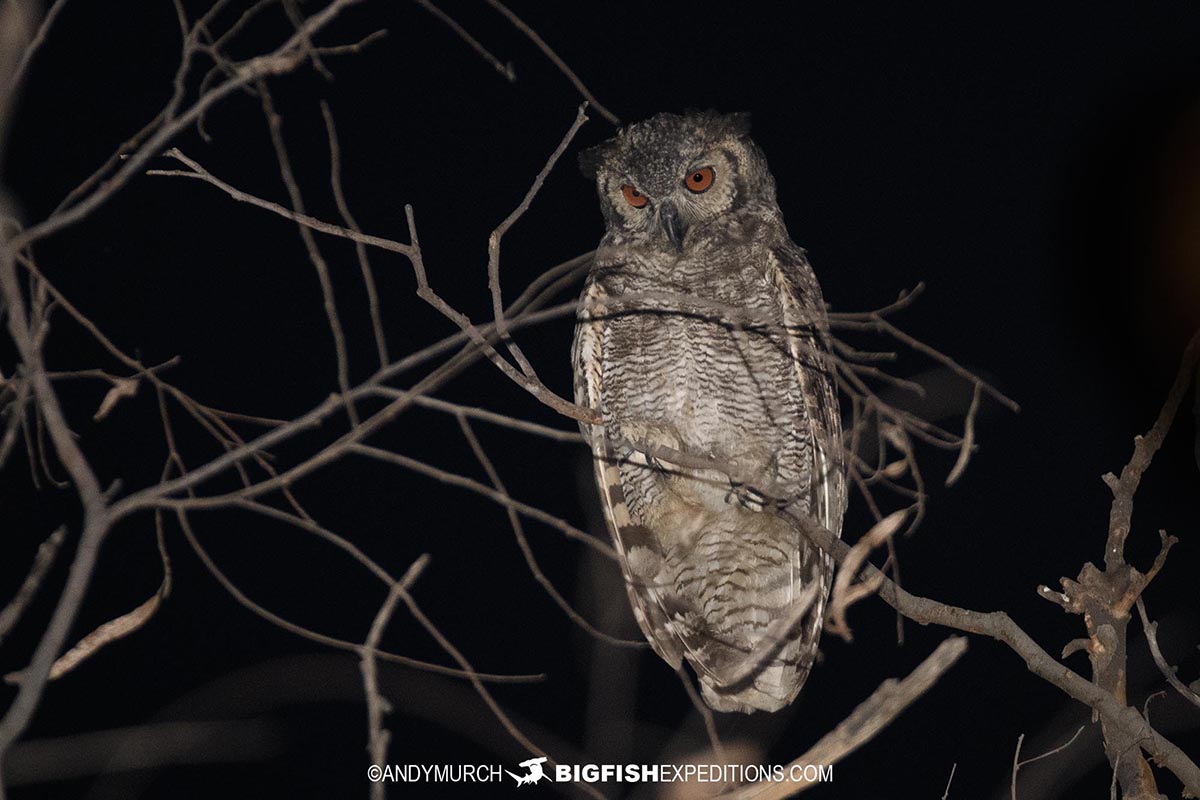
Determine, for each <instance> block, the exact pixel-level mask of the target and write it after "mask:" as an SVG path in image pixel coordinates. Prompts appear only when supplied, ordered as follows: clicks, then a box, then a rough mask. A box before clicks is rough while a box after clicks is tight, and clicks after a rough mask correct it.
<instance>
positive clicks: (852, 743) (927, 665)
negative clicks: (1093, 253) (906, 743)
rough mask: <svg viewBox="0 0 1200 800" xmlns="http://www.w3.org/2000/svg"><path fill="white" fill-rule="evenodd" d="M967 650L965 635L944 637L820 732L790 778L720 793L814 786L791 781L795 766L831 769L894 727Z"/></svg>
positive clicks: (737, 798)
mask: <svg viewBox="0 0 1200 800" xmlns="http://www.w3.org/2000/svg"><path fill="white" fill-rule="evenodd" d="M966 650H967V639H966V637H965V636H951V637H950V638H948V639H946V640H945V641H944V642H942V643H941V644H940V645H938V647H937V649H936V650H934V651H933V652H932V653H931V654H930V655H929V656H928V657H927V658H926V659H925V660H924V661H922V662H921V664H920V666H918V667H917V668H916V669H915V670H913V671H912V672H911V673H909V675H908V676H907V677H905V678H903V679H902V680H899V681H897V680H895V679H889V680H886V681H884V682H883V683H882V684H880V685H879V688H878V689H876V690H875V691H874V692H872V694H871V696H870V697H868V698H867V699H866V700H864V701H863V702H862V703H860V704H859V705H858V707H857V708H855V709H854V711H853V712H851V714H850V716H848V717H846V719H845V720H843V721H842V723H841V724H840V725H838V726H837V727H836V728H834V729H833V730H832V731H830V732H829V733H827V734H825V735H824V736H822V737H821V739H820V740H819V741H818V742H817V743H816V744H814V745H813V746H812V747H810V748H809V749H808V751H807V752H805V753H804V755H802V756H800V757H799V758H797V759H795V760H794V761H792V762H791V763H790V764H788V765H787V766H786V767H784V775H785V776H787V779H786V780H784V781H782V782H779V783H773V782H767V781H760V782H759V783H755V784H751V785H750V786H743V787H741V788H740V789H737V790H735V791H733V792H729V793H728V794H725V795H722V797H725V798H729V799H730V800H779V798H784V797H791V796H792V795H796V794H799V793H800V792H803V791H804V790H805V789H808V788H810V787H811V786H813V782H811V781H806V780H804V779H803V778H802V779H801V780H799V781H794V780H791V774H792V767H800V768H801V769H803V767H806V766H810V765H812V766H819V767H829V766H832V765H833V764H835V763H837V762H838V761H840V760H842V759H843V758H845V757H846V756H848V755H850V754H851V753H853V752H854V751H855V750H857V749H858V748H859V747H861V746H862V745H864V744H866V743H867V742H869V741H870V740H871V739H873V738H874V737H875V735H876V734H878V733H879V732H880V731H881V730H883V729H884V728H886V727H887V726H888V725H890V724H891V722H892V720H894V719H895V718H896V717H898V716H900V713H901V712H903V711H904V709H906V708H908V707H909V706H910V705H911V704H912V703H913V701H914V700H916V699H917V698H918V697H920V696H921V695H923V694H925V693H926V692H927V691H929V689H930V688H931V687H932V686H933V685H934V684H935V683H937V681H938V679H939V678H941V677H942V675H944V674H945V673H946V670H948V669H950V667H952V666H954V664H955V663H956V662H957V661H958V659H959V658H961V657H962V654H963V653H965V652H966ZM951 777H953V774H952V775H951ZM948 786H949V784H947V787H948Z"/></svg>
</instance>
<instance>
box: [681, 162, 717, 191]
mask: <svg viewBox="0 0 1200 800" xmlns="http://www.w3.org/2000/svg"><path fill="white" fill-rule="evenodd" d="M714 177H716V175H715V174H714V173H713V168H712V167H702V168H701V169H695V170H692V171H691V172H689V173H688V176H687V177H686V178H684V179H683V185H684V186H686V187H687V188H688V191H691V192H695V193H696V194H700V193H701V192H707V191H708V187H710V186H712V185H713V178H714Z"/></svg>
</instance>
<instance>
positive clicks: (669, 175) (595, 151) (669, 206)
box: [579, 111, 777, 251]
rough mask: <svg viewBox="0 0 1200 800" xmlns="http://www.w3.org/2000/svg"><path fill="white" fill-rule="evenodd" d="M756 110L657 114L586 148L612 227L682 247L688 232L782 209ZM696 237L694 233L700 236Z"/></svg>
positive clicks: (584, 159) (587, 167) (587, 171)
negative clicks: (753, 121)
mask: <svg viewBox="0 0 1200 800" xmlns="http://www.w3.org/2000/svg"><path fill="white" fill-rule="evenodd" d="M749 134H750V115H749V114H744V113H740V114H718V113H717V112H715V111H691V112H686V113H684V114H682V115H679V114H665V113H664V114H658V115H656V116H653V117H651V118H650V119H648V120H646V121H644V122H638V123H634V124H632V125H629V126H627V127H625V128H622V129H621V130H620V131H619V132H618V133H617V135H616V136H615V137H613V138H612V139H609V140H608V141H607V142H604V143H603V144H600V145H597V146H596V147H593V148H591V149H589V150H585V151H584V152H583V153H582V154H581V155H580V157H579V165H580V168H581V169H582V170H583V174H584V175H586V176H587V177H589V178H594V179H595V181H596V188H597V190H598V191H599V194H600V208H601V211H602V212H603V213H604V219H605V222H606V223H607V225H608V228H609V231H613V230H614V229H615V230H617V231H619V232H621V233H623V234H626V235H628V236H629V237H631V238H634V239H637V240H641V241H644V242H646V243H648V244H660V245H663V246H664V247H670V248H672V249H674V250H676V251H683V250H684V249H685V247H686V246H687V244H688V243H689V242H690V241H691V240H690V239H689V236H688V235H689V233H693V232H697V231H699V230H700V229H702V228H704V227H706V226H707V225H709V224H710V223H712V222H714V221H717V220H720V219H722V218H724V217H726V216H727V215H729V214H731V213H733V212H737V211H741V210H761V211H765V212H768V213H769V212H770V211H771V210H772V209H776V208H777V207H776V205H775V183H774V181H773V180H772V178H771V174H770V172H769V171H768V169H767V164H766V159H765V158H764V157H763V154H762V151H761V150H759V148H758V146H757V145H755V144H754V142H752V141H751V140H750V135H749ZM693 238H694V236H693Z"/></svg>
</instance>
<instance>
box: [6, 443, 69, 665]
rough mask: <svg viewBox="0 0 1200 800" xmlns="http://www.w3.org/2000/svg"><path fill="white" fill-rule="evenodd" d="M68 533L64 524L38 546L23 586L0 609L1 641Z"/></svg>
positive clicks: (14, 623)
mask: <svg viewBox="0 0 1200 800" xmlns="http://www.w3.org/2000/svg"><path fill="white" fill-rule="evenodd" d="M0 463H2V462H0ZM66 535H67V528H66V526H65V525H64V526H62V527H59V528H57V529H56V530H55V531H54V533H52V534H50V535H49V536H48V537H46V540H45V541H44V542H42V543H41V545H40V546H39V547H38V550H37V554H36V555H34V557H33V566H31V567H30V568H29V573H28V574H27V575H26V576H25V580H24V581H23V582H22V583H21V588H19V589H17V593H16V595H15V596H14V597H13V599H12V600H10V601H9V602H8V605H6V606H5V607H4V609H3V610H0V642H3V641H4V637H6V636H8V633H9V631H11V630H12V629H13V626H14V625H16V624H17V622H18V621H19V620H20V619H21V615H22V614H24V613H25V609H26V607H28V605H29V603H30V601H32V600H33V597H34V595H36V594H37V591H38V588H39V587H40V586H41V585H42V580H43V579H44V578H45V577H46V573H47V572H49V571H50V567H52V566H54V559H55V557H56V556H57V555H58V549H59V547H61V546H62V542H63V538H64V537H65V536H66Z"/></svg>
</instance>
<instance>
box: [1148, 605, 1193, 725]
mask: <svg viewBox="0 0 1200 800" xmlns="http://www.w3.org/2000/svg"><path fill="white" fill-rule="evenodd" d="M1136 605H1137V610H1138V616H1140V617H1141V618H1142V631H1143V632H1145V634H1146V643H1147V644H1148V645H1150V654H1151V655H1152V656H1154V663H1155V664H1156V665H1158V671H1159V672H1161V673H1162V676H1163V677H1164V678H1166V679H1167V683H1169V684H1171V686H1172V687H1174V689H1175V691H1177V692H1179V693H1180V694H1181V695H1183V698H1184V699H1185V700H1187V701H1188V702H1189V703H1191V704H1192V705H1194V706H1196V707H1197V708H1200V695H1198V694H1196V693H1195V692H1193V691H1192V690H1191V689H1190V688H1189V687H1188V686H1187V684H1185V683H1184V682H1183V681H1181V680H1179V676H1178V675H1176V674H1175V667H1172V666H1171V665H1170V664H1168V663H1167V659H1166V658H1164V657H1163V654H1162V650H1160V649H1159V647H1158V623H1157V622H1151V621H1150V618H1149V617H1148V616H1147V615H1146V604H1145V603H1143V602H1142V598H1141V597H1139V598H1138V599H1137V603H1136ZM1147 702H1149V700H1147Z"/></svg>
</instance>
